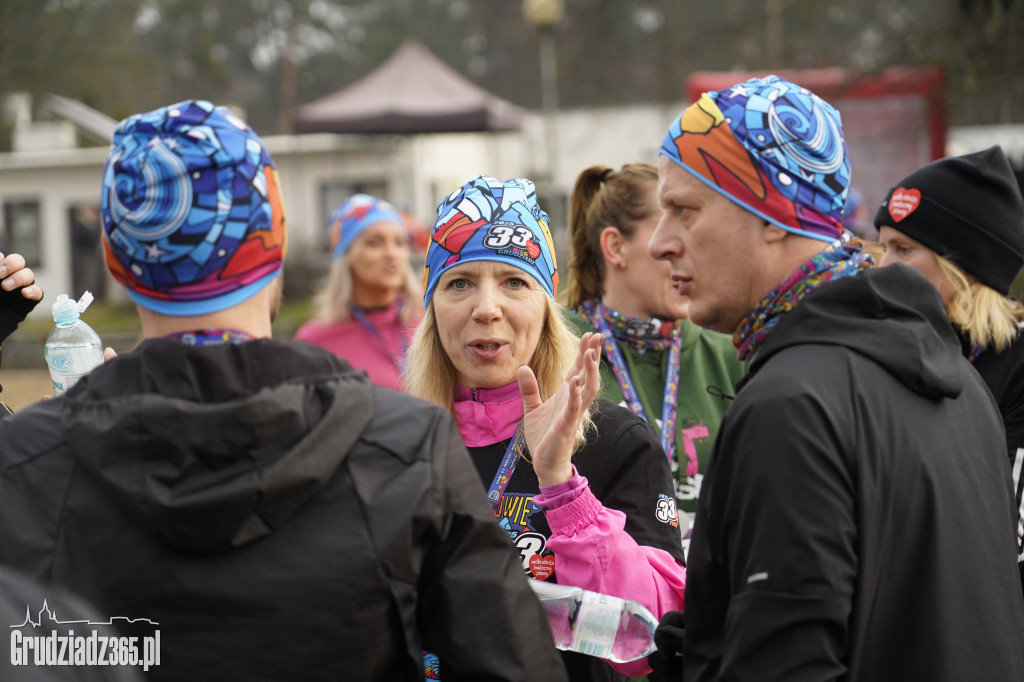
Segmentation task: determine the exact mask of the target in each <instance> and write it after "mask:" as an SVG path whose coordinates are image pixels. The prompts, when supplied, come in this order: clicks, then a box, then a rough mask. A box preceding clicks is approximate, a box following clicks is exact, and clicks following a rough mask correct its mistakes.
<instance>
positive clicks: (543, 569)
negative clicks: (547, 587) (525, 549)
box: [530, 554, 555, 580]
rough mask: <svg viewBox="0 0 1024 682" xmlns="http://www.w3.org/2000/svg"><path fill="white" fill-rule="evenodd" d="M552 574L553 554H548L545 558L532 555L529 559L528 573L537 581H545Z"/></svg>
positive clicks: (553, 568) (553, 570)
mask: <svg viewBox="0 0 1024 682" xmlns="http://www.w3.org/2000/svg"><path fill="white" fill-rule="evenodd" d="M554 572H555V556H554V555H553V554H548V555H547V556H541V555H540V554H534V555H533V556H532V557H530V573H532V574H533V577H534V578H536V579H537V580H547V579H548V578H550V577H551V574H552V573H554Z"/></svg>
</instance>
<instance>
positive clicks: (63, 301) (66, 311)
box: [53, 294, 79, 324]
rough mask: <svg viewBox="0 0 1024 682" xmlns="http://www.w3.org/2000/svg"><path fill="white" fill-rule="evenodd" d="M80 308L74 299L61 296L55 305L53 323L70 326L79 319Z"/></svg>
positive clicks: (64, 295)
mask: <svg viewBox="0 0 1024 682" xmlns="http://www.w3.org/2000/svg"><path fill="white" fill-rule="evenodd" d="M78 316H79V312H78V306H77V305H76V304H75V300H74V299H73V298H68V295H67V294H61V295H60V296H58V297H57V301H56V302H55V303H54V304H53V321H54V322H56V323H57V324H70V323H71V322H74V321H75V320H77V319H78Z"/></svg>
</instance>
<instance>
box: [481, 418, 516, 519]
mask: <svg viewBox="0 0 1024 682" xmlns="http://www.w3.org/2000/svg"><path fill="white" fill-rule="evenodd" d="M525 449H526V431H525V430H524V428H523V422H519V426H517V427H516V433H515V435H514V436H512V440H511V441H509V444H508V447H507V448H505V456H504V457H502V458H501V464H500V465H499V466H498V471H497V472H496V473H495V474H494V480H493V481H491V487H490V488H488V489H487V499H488V500H490V501H491V505H492V506H493V507H494V509H495V511H497V509H498V507H499V506H501V496H502V495H504V494H505V488H507V487H508V482H509V481H510V480H512V474H513V473H515V470H516V464H518V463H519V458H520V457H521V456H522V454H523V450H525Z"/></svg>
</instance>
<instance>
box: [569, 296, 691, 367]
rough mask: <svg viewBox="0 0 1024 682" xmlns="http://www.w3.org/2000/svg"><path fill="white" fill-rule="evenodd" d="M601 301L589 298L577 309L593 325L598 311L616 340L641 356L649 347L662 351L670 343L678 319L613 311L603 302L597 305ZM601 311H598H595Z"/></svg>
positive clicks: (678, 322) (596, 325)
mask: <svg viewBox="0 0 1024 682" xmlns="http://www.w3.org/2000/svg"><path fill="white" fill-rule="evenodd" d="M599 303H600V301H598V300H597V299H590V300H587V301H583V303H581V304H580V307H579V312H581V313H583V315H585V316H586V317H587V319H588V320H590V323H591V324H592V325H593V326H594V327H599V325H598V324H597V316H598V315H599V314H600V315H601V317H602V318H603V319H604V321H605V322H607V323H608V327H609V328H610V329H611V330H612V335H614V336H615V340H616V341H619V342H620V343H626V344H628V345H629V346H631V347H632V348H634V349H635V350H636V352H637V353H638V354H640V355H643V354H644V353H645V352H646V351H648V350H665V349H667V348H668V347H669V346H671V345H672V334H673V332H674V331H675V329H676V327H677V326H680V325H681V324H682V321H681V320H661V319H658V318H657V317H630V316H629V315H623V314H622V313H620V312H617V311H615V310H612V309H611V308H609V307H608V306H606V305H601V306H599V305H598V304H599ZM599 310H600V312H598V311H599Z"/></svg>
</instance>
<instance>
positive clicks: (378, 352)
mask: <svg viewBox="0 0 1024 682" xmlns="http://www.w3.org/2000/svg"><path fill="white" fill-rule="evenodd" d="M365 312H366V318H367V319H368V320H369V321H370V324H372V325H373V327H374V329H375V330H376V331H377V334H374V333H373V332H372V331H370V330H369V329H367V328H366V327H364V326H363V325H361V324H359V322H357V321H356V320H355V319H349V320H348V321H347V322H335V323H334V324H329V325H325V324H323V323H322V322H320V320H319V319H316V318H314V319H312V320H310V321H309V322H306V323H305V324H303V325H302V326H301V327H299V329H298V330H297V331H296V332H295V337H294V340H295V341H306V342H308V343H312V344H313V345H314V346H320V347H321V348H325V349H327V350H329V351H331V352H332V353H334V354H335V355H338V356H341V357H343V358H345V359H346V360H348V361H349V362H350V363H351V364H352V366H353V367H354V368H356V369H362V370H365V371H366V374H367V375H368V376H369V377H370V381H372V382H373V383H375V384H377V385H378V386H387V387H388V388H393V389H395V390H396V391H400V390H402V371H401V368H400V367H399V363H398V362H397V360H398V359H399V358H401V357H402V350H403V346H404V345H408V343H409V342H410V340H411V339H412V335H413V333H414V332H415V331H416V322H413V323H412V326H409V327H404V326H402V323H401V321H400V320H399V318H398V306H397V305H393V306H391V307H389V308H384V309H381V310H367V311H365ZM378 334H379V336H378ZM403 341H404V343H403Z"/></svg>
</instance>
